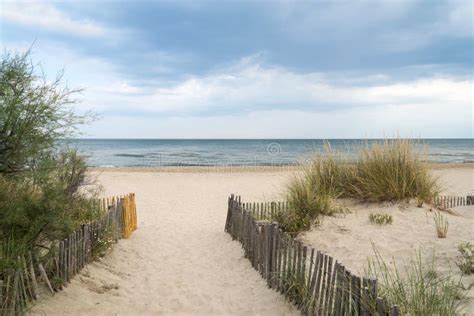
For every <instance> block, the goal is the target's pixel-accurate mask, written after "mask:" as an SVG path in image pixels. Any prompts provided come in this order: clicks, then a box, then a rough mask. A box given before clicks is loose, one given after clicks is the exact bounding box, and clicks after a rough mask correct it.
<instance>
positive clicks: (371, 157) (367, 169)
mask: <svg viewBox="0 0 474 316" xmlns="http://www.w3.org/2000/svg"><path fill="white" fill-rule="evenodd" d="M414 145H415V144H414V143H413V142H412V141H410V140H405V139H390V140H384V141H383V143H375V144H372V145H371V146H365V147H362V148H361V149H360V151H359V158H358V160H357V161H356V163H355V167H354V168H355V172H354V175H355V177H354V179H353V182H352V183H351V185H350V186H351V188H350V190H348V192H347V193H348V195H349V196H352V197H355V198H359V199H362V200H367V201H374V202H379V201H396V200H403V199H410V198H417V199H418V200H420V201H425V202H431V200H432V198H433V196H434V194H435V193H436V192H437V190H438V186H437V183H436V179H434V178H433V177H432V176H431V175H430V174H429V170H428V166H427V164H426V162H424V160H423V155H422V153H420V152H417V151H415V149H414Z"/></svg>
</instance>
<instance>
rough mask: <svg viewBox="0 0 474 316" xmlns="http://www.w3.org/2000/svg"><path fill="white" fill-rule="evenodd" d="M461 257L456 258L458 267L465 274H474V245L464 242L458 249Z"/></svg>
mask: <svg viewBox="0 0 474 316" xmlns="http://www.w3.org/2000/svg"><path fill="white" fill-rule="evenodd" d="M458 251H459V256H458V257H457V258H456V265H457V266H458V267H459V269H460V270H461V271H462V273H464V274H472V273H474V245H473V244H471V243H470V242H464V243H462V244H460V245H459V247H458Z"/></svg>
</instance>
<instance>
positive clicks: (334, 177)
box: [282, 138, 439, 230]
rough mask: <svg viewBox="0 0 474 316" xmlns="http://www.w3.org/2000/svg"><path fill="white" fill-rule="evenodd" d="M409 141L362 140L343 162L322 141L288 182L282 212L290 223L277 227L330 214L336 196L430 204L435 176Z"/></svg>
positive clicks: (303, 225) (305, 225) (298, 224)
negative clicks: (285, 210) (354, 155)
mask: <svg viewBox="0 0 474 316" xmlns="http://www.w3.org/2000/svg"><path fill="white" fill-rule="evenodd" d="M415 145H416V144H415V143H413V142H412V141H410V140H406V139H398V138H397V139H386V140H383V141H381V142H375V143H371V144H369V143H367V144H365V145H361V146H359V147H358V148H356V149H355V152H357V153H358V154H357V158H355V160H353V161H346V160H344V155H343V152H342V151H335V150H333V149H332V148H331V146H330V145H329V144H326V145H325V146H324V150H323V152H322V153H318V154H315V155H314V156H313V157H312V158H311V159H310V160H309V162H308V163H307V164H305V165H304V166H303V169H302V171H301V173H298V174H296V175H295V177H294V178H293V179H292V180H291V181H290V183H289V184H288V186H287V189H286V197H287V200H288V202H289V205H290V211H289V212H292V213H293V214H290V215H287V216H286V218H287V220H288V221H290V223H291V225H289V224H287V223H283V226H284V227H291V228H292V229H300V230H305V229H308V228H309V226H310V223H311V221H313V220H314V219H316V218H318V217H319V216H321V215H333V214H334V213H335V208H334V205H335V203H334V200H335V199H338V198H353V199H357V200H360V201H367V202H383V201H407V200H409V199H412V198H414V199H416V200H417V204H418V205H422V203H423V202H429V203H431V202H432V200H433V198H434V196H435V195H436V194H437V192H438V191H439V189H438V183H437V179H436V178H434V177H432V176H431V175H430V173H429V170H428V166H427V163H426V161H425V159H424V155H423V152H422V151H419V150H417V149H416V148H417V147H416V146H415ZM282 217H285V216H282ZM283 219H284V218H283ZM387 219H388V218H387Z"/></svg>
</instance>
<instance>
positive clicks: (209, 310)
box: [31, 166, 474, 315]
mask: <svg viewBox="0 0 474 316" xmlns="http://www.w3.org/2000/svg"><path fill="white" fill-rule="evenodd" d="M433 173H434V174H435V175H436V176H439V177H440V180H441V182H442V184H443V193H444V194H456V195H466V194H472V193H473V192H474V183H473V178H474V168H472V166H471V167H470V168H469V167H466V166H462V167H459V166H450V167H448V166H445V167H444V168H434V170H433ZM92 174H93V175H96V176H97V177H98V179H99V181H100V183H101V184H102V185H103V187H104V195H112V194H121V193H126V192H135V193H136V201H137V209H138V218H139V222H138V225H139V227H138V230H137V231H136V232H134V234H133V235H132V237H131V238H130V239H127V240H121V241H120V242H119V243H118V244H117V245H115V247H114V249H113V251H112V252H111V253H109V254H108V255H107V256H106V257H105V258H104V259H102V260H101V261H99V262H96V263H93V264H91V265H90V266H88V267H86V268H85V269H84V270H83V272H82V273H81V274H80V275H79V276H77V277H76V278H75V279H74V280H73V282H72V283H71V284H70V285H69V286H68V287H67V288H66V289H65V290H64V291H62V292H59V293H56V294H55V296H54V297H50V296H49V295H48V294H47V293H44V294H43V299H42V300H41V301H40V302H39V304H37V305H36V306H35V307H34V308H33V309H32V310H31V314H33V315H63V314H64V308H65V307H66V306H67V308H68V314H70V315H79V314H81V315H84V314H87V315H137V314H140V315H151V314H153V315H156V314H188V315H189V314H193V315H196V314H200V315H204V314H220V315H224V314H226V315H229V314H233V315H249V314H252V315H254V314H258V315H291V314H298V312H297V311H296V309H295V308H294V307H293V306H291V305H290V304H289V303H287V302H285V300H284V298H283V296H280V295H279V294H277V293H276V292H274V291H271V290H269V289H268V288H267V287H266V284H265V282H264V280H263V279H261V278H260V276H259V274H258V273H257V272H255V271H254V270H253V269H252V268H251V266H250V263H249V262H248V261H247V259H245V258H243V252H242V250H241V246H240V244H239V243H238V242H235V241H232V240H231V238H230V236H228V235H227V234H226V233H224V223H225V218H226V211H227V209H226V206H227V205H226V203H227V197H228V196H229V194H230V193H237V194H240V195H242V196H243V197H244V198H245V200H249V201H256V200H260V201H267V200H272V199H280V198H281V192H282V189H283V188H284V186H285V183H286V181H287V179H288V178H289V177H290V176H291V174H292V171H289V170H286V171H275V170H273V171H272V170H270V171H269V170H266V171H262V172H258V171H256V172H255V171H245V170H244V171H239V172H199V170H197V172H192V170H187V171H186V172H176V171H174V170H173V172H157V171H150V170H148V171H146V170H127V169H120V170H117V169H106V170H94V171H93V172H92ZM358 207H361V206H358ZM362 208H363V207H361V211H360V212H359V214H361V213H362V212H363V211H362ZM392 208H393V209H392ZM392 208H391V207H390V206H387V209H388V210H389V211H390V212H393V213H394V214H395V223H394V224H393V225H392V226H393V227H390V228H389V229H396V227H397V226H396V223H397V222H398V221H405V222H406V224H407V225H408V223H409V222H412V223H411V224H410V226H406V228H407V229H406V230H405V231H404V233H403V234H400V239H399V240H398V241H396V242H397V243H399V244H400V245H405V246H400V247H401V248H400V249H398V250H399V251H396V252H394V253H393V255H394V256H399V255H400V256H401V257H403V258H404V256H406V255H407V254H408V255H409V253H408V252H407V251H406V249H405V248H408V249H414V245H412V244H410V243H407V241H408V240H410V238H411V237H412V236H413V235H412V234H417V233H418V234H423V236H425V235H426V236H425V237H424V238H426V239H427V240H428V239H429V240H431V241H432V242H433V243H436V247H437V248H439V247H441V248H442V247H443V243H444V244H449V245H451V244H457V243H458V242H459V241H461V240H466V241H467V240H471V241H472V240H473V239H474V238H473V228H474V227H473V214H474V213H472V211H473V210H472V209H470V210H465V211H462V212H463V213H462V214H461V215H458V216H457V217H454V216H453V217H450V218H449V221H450V231H449V233H448V238H447V239H445V240H442V241H438V240H436V238H435V236H434V227H431V228H426V230H425V229H423V230H421V231H419V230H417V229H416V225H417V223H418V222H423V223H426V222H427V219H426V214H425V213H426V212H425V211H420V213H419V214H417V215H415V216H412V215H413V214H410V213H408V212H407V211H403V210H399V209H398V208H397V207H392ZM469 211H470V212H471V213H469ZM337 220H339V219H337ZM342 220H345V221H346V222H345V224H344V225H346V226H347V228H348V229H349V232H347V233H346V236H351V234H352V232H355V233H354V234H353V235H354V236H356V238H363V240H361V242H362V243H363V244H364V245H365V244H367V243H369V241H368V239H370V236H369V234H368V233H367V227H371V226H369V225H368V224H367V223H365V222H367V216H366V215H364V214H362V215H361V216H359V217H356V213H354V214H351V215H350V216H348V217H347V218H345V219H342ZM332 221H333V219H329V220H326V221H325V222H324V223H323V226H322V227H323V228H322V229H325V230H327V229H332V228H334V225H335V224H334V223H332ZM334 221H336V220H334ZM358 221H359V222H360V223H359V222H358ZM362 221H365V222H364V223H362ZM405 222H404V223H405ZM338 223H339V222H338ZM358 223H359V224H360V229H359V230H360V231H361V232H358V231H357V230H356V226H357V225H359V224H358ZM361 223H362V224H361ZM429 224H430V225H431V226H433V225H432V223H431V222H430V223H429ZM377 229H383V228H377V227H375V228H374V230H373V232H372V233H373V234H378V232H377V231H376V230H377ZM363 231H366V233H363ZM311 234H316V235H314V236H312V235H311ZM317 234H321V232H319V233H318V232H317V231H316V232H313V231H312V232H309V233H308V234H306V235H304V236H303V238H304V239H307V240H309V241H312V240H314V239H315V238H316V237H317V236H318V235H317ZM334 234H335V235H334V236H328V237H327V238H321V242H320V243H318V244H315V246H316V245H318V246H320V247H321V249H322V250H324V251H327V252H328V253H329V254H331V255H335V256H336V257H337V258H339V257H338V255H340V256H342V257H344V255H343V251H342V250H341V249H344V247H346V248H347V245H346V244H344V242H343V241H341V240H340V239H338V238H339V236H336V235H337V232H335V233H334ZM364 234H365V235H364ZM381 240H382V239H381ZM453 240H454V241H453ZM345 242H348V243H350V242H352V241H351V240H350V238H348V237H347V239H346V241H345ZM386 242H391V241H386ZM369 245H370V243H369ZM404 247H405V248H404ZM450 247H451V246H450ZM361 249H364V251H365V250H367V249H365V248H361ZM403 249H405V250H403ZM442 249H444V248H442ZM367 251H368V250H367ZM455 252H456V249H455V248H453V249H451V250H449V252H447V254H449V255H450V256H451V255H454V254H455ZM351 255H352V256H353V257H347V255H346V257H344V258H341V260H342V261H343V262H344V259H348V262H347V265H348V266H349V267H351V268H354V269H359V268H360V267H361V262H362V260H363V258H365V256H366V255H369V253H362V252H360V253H358V254H357V255H355V254H354V253H352V254H351ZM349 259H350V260H349Z"/></svg>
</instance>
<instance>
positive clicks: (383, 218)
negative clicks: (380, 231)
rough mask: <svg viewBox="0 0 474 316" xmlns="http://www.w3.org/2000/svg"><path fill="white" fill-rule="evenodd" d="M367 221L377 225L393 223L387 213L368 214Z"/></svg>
mask: <svg viewBox="0 0 474 316" xmlns="http://www.w3.org/2000/svg"><path fill="white" fill-rule="evenodd" d="M369 221H370V222H371V223H373V224H377V225H389V224H392V223H393V218H392V215H390V214H387V213H370V214H369Z"/></svg>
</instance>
